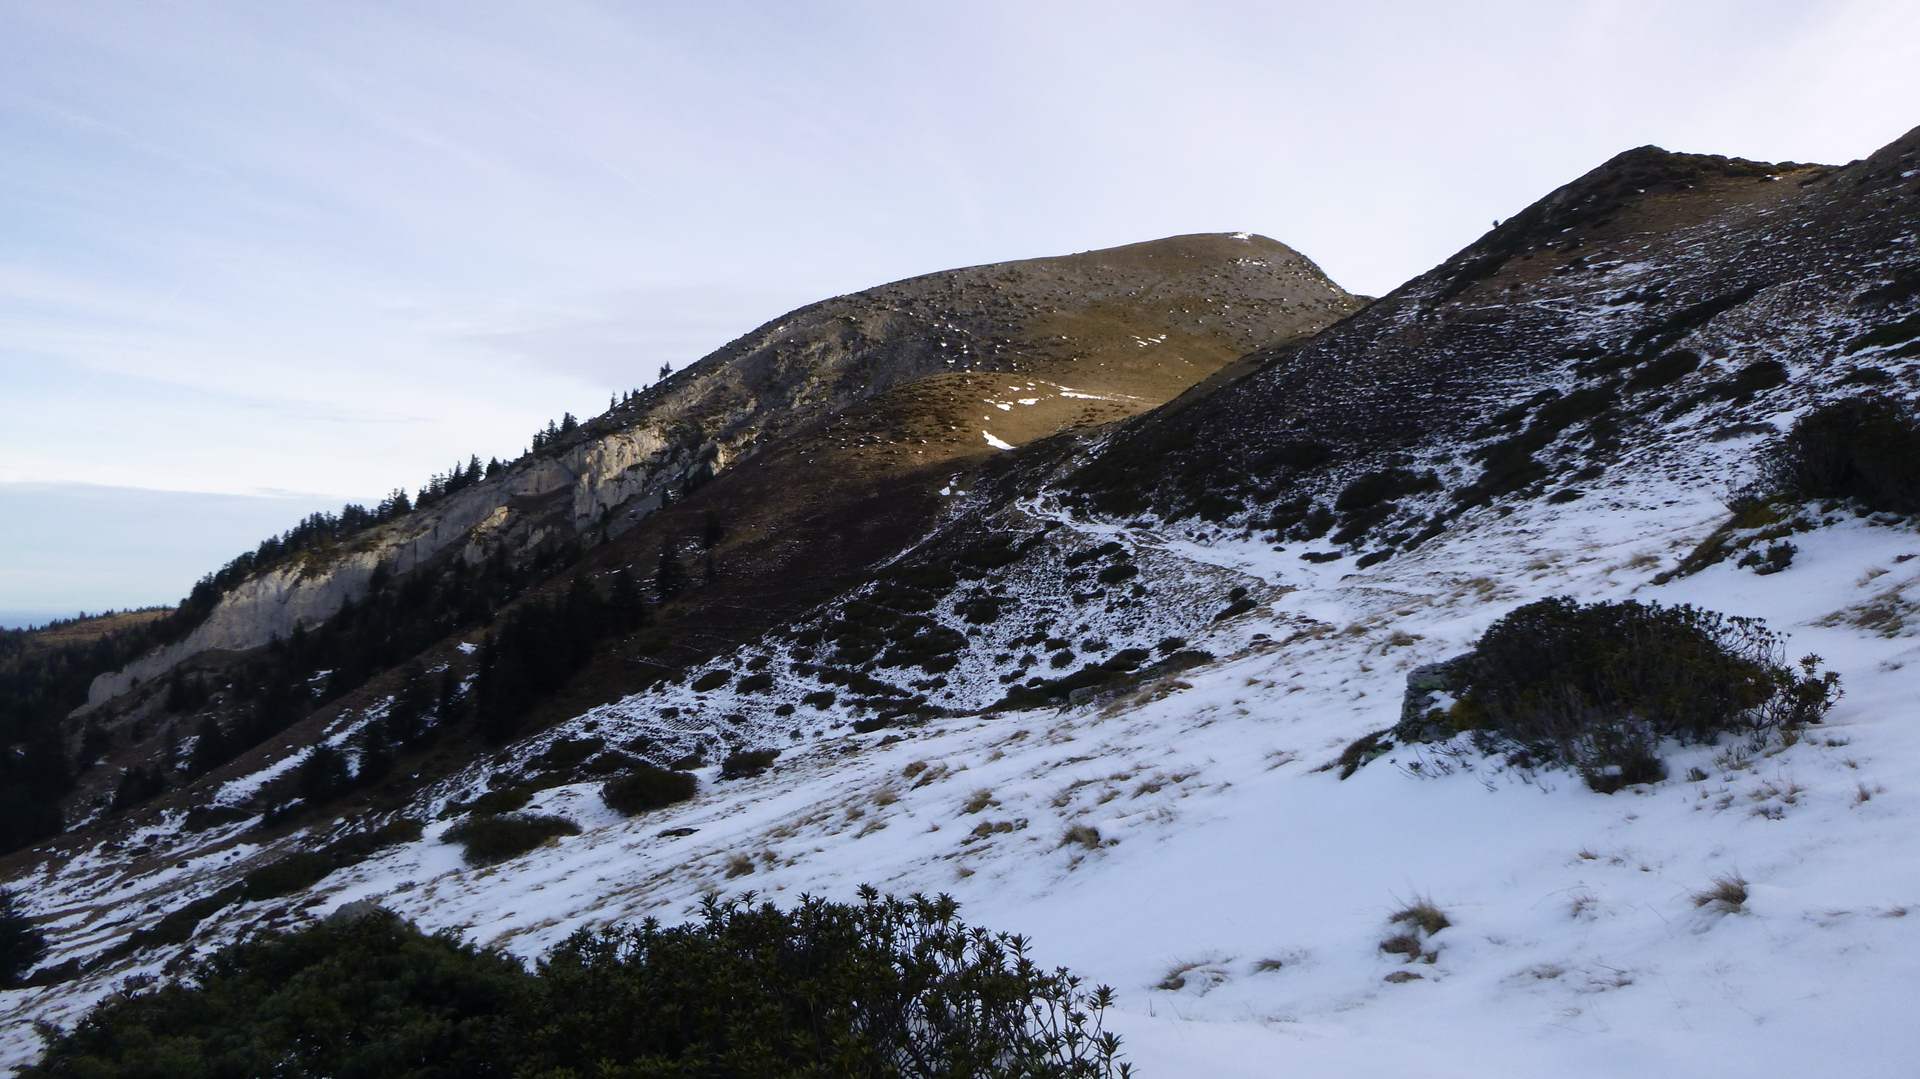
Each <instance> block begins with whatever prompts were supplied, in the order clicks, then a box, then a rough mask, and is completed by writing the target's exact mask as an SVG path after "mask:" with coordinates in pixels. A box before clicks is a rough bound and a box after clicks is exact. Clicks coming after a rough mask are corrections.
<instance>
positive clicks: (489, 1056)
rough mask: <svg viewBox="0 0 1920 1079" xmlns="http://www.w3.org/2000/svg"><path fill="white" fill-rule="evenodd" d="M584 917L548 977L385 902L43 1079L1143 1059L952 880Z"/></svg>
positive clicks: (113, 1009) (185, 985) (670, 1071)
mask: <svg viewBox="0 0 1920 1079" xmlns="http://www.w3.org/2000/svg"><path fill="white" fill-rule="evenodd" d="M750 898H751V897H749V899H748V900H743V901H732V902H719V901H715V900H709V901H708V903H707V904H706V906H705V907H704V909H703V911H702V914H701V916H700V918H699V919H697V920H696V921H693V922H690V923H688V924H685V925H680V926H675V927H671V928H664V927H661V926H660V925H659V924H657V923H655V922H652V921H648V922H646V923H643V924H641V925H639V926H635V927H627V928H619V927H616V928H611V929H605V930H601V931H598V932H588V931H582V932H580V933H577V934H575V935H574V936H573V937H572V938H570V939H568V940H567V941H566V942H565V943H564V944H562V945H561V946H560V947H558V948H557V949H555V950H554V952H553V953H552V954H550V955H549V956H548V957H547V958H546V959H544V960H542V961H541V962H540V963H539V965H538V967H537V969H536V970H535V971H534V972H533V973H528V972H526V971H525V970H523V969H522V968H521V967H520V966H519V964H518V963H516V962H515V961H513V960H512V959H509V958H507V957H504V956H501V955H498V954H496V953H492V952H487V951H483V950H480V949H476V948H473V947H471V946H469V945H465V944H462V943H460V942H459V941H458V940H456V939H454V938H452V937H451V936H447V935H444V934H443V935H439V936H427V935H425V934H422V933H421V932H419V931H418V930H416V929H413V928H412V927H411V926H408V925H407V924H406V923H404V922H402V921H400V920H399V919H398V918H397V917H395V916H394V915H392V914H390V913H387V912H384V911H380V912H375V913H373V914H371V915H368V916H366V917H363V918H361V919H359V920H357V921H353V922H349V923H345V924H320V925H315V926H311V927H308V928H305V929H301V930H298V931H296V932H293V933H289V934H281V935H269V936H265V937H262V938H257V939H255V940H253V941H250V942H247V943H243V944H239V945H235V946H233V947H230V948H228V949H226V950H224V951H222V952H220V953H218V954H217V955H215V956H213V957H212V958H210V959H207V960H204V961H202V962H201V963H200V964H198V965H197V967H196V968H195V969H194V970H193V972H192V974H191V977H190V979H189V980H188V982H182V983H179V984H173V985H168V986H165V987H162V988H157V989H151V988H150V989H145V990H137V991H134V992H131V993H128V994H122V995H120V996H116V997H114V998H109V999H108V1000H107V1001H105V1002H103V1003H102V1004H101V1005H100V1006H98V1007H97V1008H95V1009H94V1011H93V1012H92V1013H91V1014H89V1015H88V1016H87V1017H86V1019H85V1020H83V1021H82V1023H81V1024H80V1025H79V1027H77V1028H76V1029H75V1030H73V1031H72V1032H71V1033H68V1034H65V1035H56V1036H52V1037H50V1038H49V1042H48V1048H47V1054H46V1057H45V1059H44V1060H43V1061H42V1062H41V1063H40V1064H39V1065H38V1066H37V1067H35V1068H30V1069H28V1071H27V1073H26V1074H27V1075H29V1076H35V1077H50V1076H89V1077H99V1079H115V1077H133V1076H160V1075H210V1076H236V1077H238V1076H249V1075H289V1076H318V1075H326V1076H338V1077H352V1076H369V1077H371V1076H413V1077H418V1079H438V1077H442V1076H446V1077H452V1076H492V1075H517V1076H542V1077H551V1079H559V1077H562V1076H588V1075H591V1076H596V1077H603V1079H622V1077H625V1079H639V1077H677V1079H722V1077H747V1079H758V1077H767V1079H772V1077H776V1076H780V1077H786V1076H816V1077H821V1079H825V1077H829V1076H832V1077H843V1076H847V1077H856V1079H857V1077H872V1079H880V1077H883V1076H888V1077H891V1076H907V1077H914V1079H920V1077H926V1079H931V1077H934V1076H1005V1077H1015V1076H1019V1077H1030V1079H1055V1077H1058V1079H1079V1077H1089V1079H1107V1077H1111V1076H1115V1075H1120V1076H1124V1075H1127V1074H1129V1073H1128V1069H1127V1067H1126V1065H1124V1064H1122V1063H1121V1062H1120V1061H1119V1060H1118V1059H1117V1058H1118V1052H1119V1039H1118V1038H1117V1037H1116V1036H1114V1035H1112V1034H1109V1033H1106V1032H1104V1031H1103V1030H1102V1027H1101V1021H1102V1016H1103V1014H1104V1012H1105V1010H1106V1008H1107V1007H1109V1006H1110V1004H1111V1001H1112V994H1111V992H1110V991H1109V990H1107V989H1106V988H1104V987H1101V988H1095V989H1088V988H1084V987H1083V986H1082V984H1081V982H1080V981H1079V980H1078V979H1077V978H1075V977H1074V976H1072V975H1071V974H1068V973H1067V972H1066V971H1064V970H1053V971H1047V970H1043V969H1041V968H1039V967H1038V966H1036V965H1035V964H1034V963H1033V961H1032V960H1031V959H1030V958H1028V956H1027V945H1026V942H1025V941H1024V940H1022V939H1021V938H1018V937H1014V936H1009V935H1007V934H1003V933H992V932H989V931H987V930H984V929H979V928H975V927H971V926H968V925H966V924H965V923H964V922H962V921H960V920H959V918H958V917H957V909H958V908H957V906H956V904H955V903H954V902H953V901H952V900H951V899H948V898H946V897H944V896H942V897H940V898H937V899H929V898H926V897H922V896H914V897H911V898H907V899H899V898H893V897H882V896H880V895H879V894H878V893H876V892H874V891H873V890H871V889H863V890H862V893H861V897H860V899H859V901H858V902H855V903H830V902H827V901H825V900H821V899H815V898H802V900H801V901H800V903H799V905H798V906H796V907H795V908H793V909H791V910H780V909H778V908H776V907H773V906H771V905H759V906H755V905H752V904H751V902H750Z"/></svg>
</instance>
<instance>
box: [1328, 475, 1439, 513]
mask: <svg viewBox="0 0 1920 1079" xmlns="http://www.w3.org/2000/svg"><path fill="white" fill-rule="evenodd" d="M1439 487H1440V477H1438V476H1436V475H1434V474H1433V473H1431V472H1414V471H1411V470H1409V469H1404V468H1386V469H1381V470H1380V471H1378V472H1369V473H1367V474H1366V475H1363V476H1361V477H1359V478H1358V479H1356V480H1354V481H1353V482H1352V483H1349V484H1347V485H1346V486H1345V487H1343V488H1341V490H1340V494H1339V496H1338V497H1336V498H1335V499H1334V500H1333V508H1334V509H1336V510H1339V511H1340V512H1341V513H1355V512H1358V511H1361V510H1367V509H1372V508H1373V507H1375V506H1378V505H1379V504H1381V503H1383V502H1388V501H1391V500H1393V499H1396V498H1401V497H1403V496H1406V495H1412V494H1420V493H1422V492H1424V491H1433V490H1438V489H1439Z"/></svg>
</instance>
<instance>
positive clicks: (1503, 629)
mask: <svg viewBox="0 0 1920 1079" xmlns="http://www.w3.org/2000/svg"><path fill="white" fill-rule="evenodd" d="M1818 665H1819V657H1817V656H1808V657H1806V658H1805V659H1802V660H1801V661H1800V663H1799V665H1798V666H1797V667H1794V666H1789V665H1788V664H1786V663H1785V662H1784V660H1783V653H1782V649H1781V645H1780V640H1779V638H1778V637H1777V636H1776V635H1775V634H1774V633H1773V632H1772V631H1770V630H1768V629H1767V627H1766V625H1765V624H1764V623H1762V622H1760V621H1759V620H1758V619H1752V618H1736V617H1731V616H1728V615H1724V614H1720V613H1718V612H1714V611H1706V610H1701V609H1699V608H1696V607H1688V606H1677V607H1668V606H1662V605H1660V604H1649V603H1640V602H1637V601H1634V600H1624V601H1621V602H1618V603H1593V604H1581V603H1577V602H1575V601H1574V600H1572V599H1570V598H1567V597H1564V596H1560V597H1554V598H1551V599H1544V600H1540V601H1538V602H1536V603H1530V604H1527V605H1526V606H1523V607H1519V608H1517V609H1515V610H1513V611H1511V612H1509V613H1508V614H1507V615H1506V616H1504V617H1502V618H1501V619H1500V620H1499V621H1497V622H1495V623H1494V624H1493V625H1492V626H1490V627H1489V628H1488V629H1487V631H1486V633H1485V634H1483V635H1482V636H1481V638H1480V641H1479V643H1478V644H1477V645H1476V646H1475V649H1474V651H1473V653H1472V654H1471V655H1469V656H1467V657H1464V658H1463V659H1462V660H1460V661H1458V662H1457V663H1456V664H1453V665H1451V673H1450V675H1449V678H1450V679H1452V680H1453V684H1452V685H1451V686H1450V687H1449V688H1450V689H1451V690H1452V691H1453V692H1454V695H1455V697H1456V701H1455V703H1454V704H1453V706H1452V707H1451V709H1450V710H1449V711H1448V712H1447V713H1446V715H1445V717H1444V720H1445V722H1444V723H1443V724H1441V725H1439V728H1438V729H1436V725H1435V724H1434V722H1433V718H1432V717H1431V716H1430V715H1413V716H1409V717H1408V718H1407V719H1405V720H1403V722H1402V723H1401V725H1400V727H1399V728H1397V729H1396V731H1395V734H1396V735H1397V736H1399V737H1400V738H1401V739H1402V740H1421V739H1426V738H1432V737H1435V736H1439V735H1447V734H1452V733H1454V732H1457V731H1474V732H1476V733H1477V734H1479V735H1480V736H1481V738H1482V740H1483V741H1485V742H1490V743H1496V744H1499V745H1501V746H1504V747H1505V748H1508V749H1510V750H1512V751H1514V752H1515V753H1516V755H1518V756H1519V758H1520V759H1522V760H1530V761H1538V762H1542V763H1553V764H1564V765H1570V766H1572V767H1574V768H1576V769H1578V770H1579V771H1580V772H1581V774H1582V775H1583V776H1585V777H1586V778H1587V780H1588V783H1589V785H1591V786H1593V787H1594V788H1595V789H1596V790H1611V789H1618V787H1619V786H1622V785H1625V784H1626V783H1634V782H1649V781H1652V780H1656V779H1659V778H1662V777H1663V776H1664V775H1665V768H1664V767H1663V766H1662V765H1660V762H1659V755H1658V752H1657V749H1658V746H1659V744H1660V742H1661V741H1662V740H1664V739H1669V738H1671V739H1675V740H1677V741H1680V742H1683V743H1685V742H1706V741H1711V740H1713V739H1714V738H1715V737H1717V736H1720V735H1722V734H1727V733H1735V734H1741V735H1746V736H1749V737H1752V738H1754V739H1756V740H1759V739H1763V738H1765V737H1766V736H1767V735H1769V734H1771V733H1773V732H1775V731H1779V730H1784V729H1789V728H1793V727H1798V726H1800V725H1803V724H1806V723H1814V722H1818V721H1819V720H1820V718H1821V717H1822V716H1824V715H1825V714H1826V712H1827V711H1828V709H1830V708H1832V706H1833V703H1834V702H1835V701H1836V700H1837V699H1838V697H1839V694H1840V689H1839V677H1838V676H1837V675H1835V674H1832V673H1830V672H1829V673H1825V674H1822V673H1820V672H1819V670H1818ZM1488 748H1492V746H1491V745H1490V746H1489V747H1488Z"/></svg>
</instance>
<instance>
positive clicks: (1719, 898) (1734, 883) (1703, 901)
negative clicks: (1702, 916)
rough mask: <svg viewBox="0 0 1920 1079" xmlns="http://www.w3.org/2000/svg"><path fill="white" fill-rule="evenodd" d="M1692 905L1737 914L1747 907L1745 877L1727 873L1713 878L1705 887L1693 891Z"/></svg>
mask: <svg viewBox="0 0 1920 1079" xmlns="http://www.w3.org/2000/svg"><path fill="white" fill-rule="evenodd" d="M1693 905H1694V906H1696V907H1699V908H1701V909H1703V910H1704V909H1706V908H1709V907H1711V908H1713V909H1715V910H1718V911H1720V912H1721V913H1724V914H1738V913H1740V912H1741V911H1743V910H1745V909H1746V908H1747V878H1745V877H1743V876H1741V875H1740V874H1739V873H1728V874H1725V875H1723V876H1718V877H1715V878H1713V883H1712V884H1711V885H1709V886H1708V887H1707V888H1705V889H1703V890H1701V891H1698V892H1695V893H1693Z"/></svg>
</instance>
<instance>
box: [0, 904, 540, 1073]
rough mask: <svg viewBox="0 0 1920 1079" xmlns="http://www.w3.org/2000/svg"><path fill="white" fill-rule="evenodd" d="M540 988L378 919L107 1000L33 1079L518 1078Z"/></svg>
mask: <svg viewBox="0 0 1920 1079" xmlns="http://www.w3.org/2000/svg"><path fill="white" fill-rule="evenodd" d="M530 980H531V979H530V978H529V976H528V975H527V974H526V972H525V971H523V970H522V969H521V967H520V965H519V963H518V962H516V961H515V960H513V959H511V958H509V957H507V956H504V955H498V954H495V953H491V952H485V951H481V950H479V949H476V948H473V947H471V946H469V945H465V944H462V943H460V942H459V941H458V940H457V939H455V938H454V937H452V936H450V935H440V936H432V937H429V936H426V935H424V934H422V933H421V932H419V931H418V930H416V929H414V928H412V927H411V926H408V925H406V924H405V923H403V922H401V921H400V920H399V919H398V918H397V917H395V916H393V915H391V914H387V913H384V912H382V913H380V914H377V915H374V916H371V917H366V918H361V919H359V920H356V921H353V922H349V923H345V924H337V925H336V924H324V923H323V924H318V925H313V926H310V927H308V928H305V929H302V930H300V931H298V932H295V933H290V934H284V935H273V936H266V937H261V938H258V939H255V940H253V941H249V942H247V943H243V944H238V945H234V946H232V947H229V948H227V949H224V950H223V951H221V952H219V953H217V954H216V955H214V956H212V957H211V958H208V959H206V960H203V961H201V962H200V963H198V964H196V965H195V966H194V968H193V970H192V972H191V976H190V978H188V979H186V980H183V981H181V982H177V983H174V984H170V985H165V986H161V987H159V988H152V989H147V990H144V991H137V992H133V993H130V994H120V995H115V996H111V997H109V998H107V1000H106V1002H105V1003H103V1004H101V1005H100V1006H98V1007H96V1008H95V1009H94V1010H93V1011H92V1012H91V1013H89V1014H88V1015H87V1016H86V1018H85V1019H84V1020H82V1021H81V1022H80V1024H79V1025H78V1026H76V1027H75V1028H74V1029H73V1030H72V1031H70V1032H68V1033H66V1034H60V1035H49V1037H48V1044H47V1051H46V1055H45V1057H44V1059H42V1060H41V1061H40V1063H39V1064H37V1065H34V1066H31V1067H28V1068H27V1069H25V1071H24V1073H23V1074H25V1075H29V1076H35V1077H53V1076H98V1077H103V1079H105V1077H128V1079H131V1077H135V1076H141V1077H144V1076H159V1075H208V1076H213V1075H232V1076H240V1075H340V1076H347V1075H359V1076H373V1075H408V1076H415V1077H420V1079H429V1077H433V1079H439V1077H446V1079H451V1077H454V1076H462V1075H472V1076H496V1075H497V1076H505V1075H511V1074H513V1072H514V1061H515V1059H516V1055H517V1052H518V1051H520V1045H519V1044H518V1043H520V1042H521V1041H522V1040H523V1039H524V1037H525V1035H524V1033H522V1031H521V1030H520V1029H519V1028H518V1026H517V1024H518V1021H517V1020H516V1019H515V1018H514V1017H515V1015H516V1013H517V1012H518V1010H519V1009H520V1007H521V1006H522V1004H523V1003H524V1002H526V1001H527V999H528V989H529V984H528V983H529V982H530Z"/></svg>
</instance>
